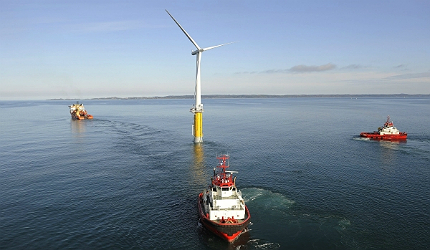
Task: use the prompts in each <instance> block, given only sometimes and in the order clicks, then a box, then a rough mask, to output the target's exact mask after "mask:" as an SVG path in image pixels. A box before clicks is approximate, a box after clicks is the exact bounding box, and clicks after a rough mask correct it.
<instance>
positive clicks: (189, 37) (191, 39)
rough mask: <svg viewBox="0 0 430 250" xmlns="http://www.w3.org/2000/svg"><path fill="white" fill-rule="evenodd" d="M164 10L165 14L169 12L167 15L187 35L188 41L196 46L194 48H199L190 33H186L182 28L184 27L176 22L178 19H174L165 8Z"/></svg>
mask: <svg viewBox="0 0 430 250" xmlns="http://www.w3.org/2000/svg"><path fill="white" fill-rule="evenodd" d="M165 11H166V12H167V14H169V16H170V17H171V18H172V19H173V21H175V23H176V24H177V25H178V26H179V28H180V29H181V30H182V32H184V34H185V35H186V36H187V37H188V39H190V41H191V42H192V43H193V44H194V46H196V48H197V49H198V50H200V47H199V45H197V43H196V42H195V41H194V40H193V38H192V37H191V36H190V35H188V33H187V32H186V31H185V30H184V28H182V26H181V25H180V24H179V23H178V21H176V19H175V18H174V17H173V16H172V15H171V14H170V13H169V12H168V11H167V10H165Z"/></svg>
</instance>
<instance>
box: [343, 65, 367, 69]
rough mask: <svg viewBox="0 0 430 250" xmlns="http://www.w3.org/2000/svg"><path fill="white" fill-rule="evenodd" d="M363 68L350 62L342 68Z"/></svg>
mask: <svg viewBox="0 0 430 250" xmlns="http://www.w3.org/2000/svg"><path fill="white" fill-rule="evenodd" d="M362 68H364V67H363V66H362V65H359V64H350V65H348V66H346V67H343V68H342V69H362Z"/></svg>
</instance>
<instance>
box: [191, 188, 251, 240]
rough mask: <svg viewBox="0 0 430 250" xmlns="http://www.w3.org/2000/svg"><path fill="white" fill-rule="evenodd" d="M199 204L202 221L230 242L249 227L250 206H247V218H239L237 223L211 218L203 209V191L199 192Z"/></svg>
mask: <svg viewBox="0 0 430 250" xmlns="http://www.w3.org/2000/svg"><path fill="white" fill-rule="evenodd" d="M198 206H199V217H200V221H201V223H202V224H203V226H205V227H206V228H207V229H209V230H210V231H211V232H213V233H214V234H216V235H218V236H219V237H221V238H223V239H225V240H227V241H228V242H233V241H234V240H236V239H237V238H238V237H239V235H240V234H241V233H242V232H243V231H244V230H245V229H246V228H247V227H248V225H249V222H250V219H251V215H250V214H249V210H248V207H246V206H245V219H243V220H238V222H237V223H228V222H226V223H221V221H220V220H215V221H213V220H209V218H208V217H207V215H205V212H204V211H203V193H200V194H199V198H198Z"/></svg>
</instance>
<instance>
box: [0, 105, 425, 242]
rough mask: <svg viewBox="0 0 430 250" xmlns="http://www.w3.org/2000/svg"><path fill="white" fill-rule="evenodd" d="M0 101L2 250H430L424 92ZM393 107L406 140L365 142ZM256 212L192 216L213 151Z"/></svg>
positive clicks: (207, 179) (207, 177)
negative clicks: (218, 219)
mask: <svg viewBox="0 0 430 250" xmlns="http://www.w3.org/2000/svg"><path fill="white" fill-rule="evenodd" d="M75 101H76V100H73V101H66V100H46V101H1V102H0V117H1V120H0V128H1V129H0V142H1V143H0V249H390V250H391V249H429V247H430V125H429V124H430V115H429V114H430V98H425V97H424V98H409V97H407V98H373V97H369V98H358V99H356V98H340V97H339V98H316V97H315V98H308V97H302V98H266V99H264V98H263V99H251V98H250V99H203V103H204V108H205V111H204V113H203V133H204V137H203V140H204V142H203V143H202V144H199V145H195V144H194V143H193V137H192V135H191V125H192V121H193V115H192V113H190V112H189V110H190V108H191V106H192V104H193V103H194V101H193V100H191V99H178V100H174V99H173V100H167V99H157V100H83V101H81V100H80V101H81V102H82V103H84V105H85V107H86V109H87V111H88V113H89V114H92V115H93V116H94V119H93V120H83V121H73V120H71V118H70V114H69V109H68V105H70V104H73V103H74V102H75ZM387 115H390V116H391V119H392V120H393V121H394V125H395V126H396V127H397V128H398V129H399V130H400V131H405V132H407V133H408V139H407V141H406V142H389V141H372V140H365V139H361V138H359V134H360V132H364V131H374V130H376V129H377V128H378V127H380V126H381V125H383V124H384V122H385V121H386V118H387ZM222 153H228V154H229V155H230V166H231V167H230V170H236V171H238V172H239V173H238V174H237V176H238V178H237V183H236V184H237V186H238V188H239V189H240V190H242V193H243V195H244V198H245V201H246V203H247V205H248V207H249V210H250V213H251V216H252V218H251V223H252V224H251V225H250V227H249V230H248V231H247V232H246V233H244V234H242V235H241V236H240V238H239V239H238V240H237V241H236V242H234V243H233V244H228V243H226V242H224V241H223V240H221V239H219V238H218V237H216V236H214V235H213V234H212V233H210V232H208V231H207V230H205V229H204V228H203V227H202V225H201V224H200V223H199V221H198V216H197V196H198V193H199V192H201V191H202V190H203V189H204V188H205V187H206V186H207V185H208V184H209V182H210V177H211V174H212V170H213V167H214V166H215V165H216V164H217V160H216V156H217V155H219V154H222Z"/></svg>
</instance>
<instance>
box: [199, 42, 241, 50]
mask: <svg viewBox="0 0 430 250" xmlns="http://www.w3.org/2000/svg"><path fill="white" fill-rule="evenodd" d="M232 43H235V42H231V43H223V44H220V45H216V46H212V47H207V48H203V49H201V51H206V50H210V49H214V48H218V47H221V46H224V45H227V44H232Z"/></svg>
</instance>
